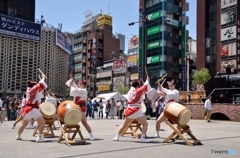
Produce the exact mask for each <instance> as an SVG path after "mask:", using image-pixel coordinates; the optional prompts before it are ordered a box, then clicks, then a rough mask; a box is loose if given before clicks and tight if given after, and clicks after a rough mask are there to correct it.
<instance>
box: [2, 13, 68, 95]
mask: <svg viewBox="0 0 240 158" xmlns="http://www.w3.org/2000/svg"><path fill="white" fill-rule="evenodd" d="M13 22H15V23H13ZM0 23H1V25H0V72H1V75H0V96H1V97H6V96H10V97H21V96H22V93H23V92H25V91H26V89H27V82H28V80H32V79H34V80H37V81H38V80H39V77H38V75H40V76H41V74H40V72H39V71H38V68H40V69H41V70H42V71H43V72H44V73H45V74H46V76H47V80H46V82H47V84H48V88H49V89H51V90H52V92H56V93H57V94H58V95H60V96H64V95H65V92H66V88H67V87H66V86H65V82H66V81H67V79H68V74H69V73H68V60H69V53H71V51H68V49H66V48H65V47H64V46H68V45H69V46H68V47H71V43H70V42H69V41H67V36H66V35H65V34H63V33H62V32H61V31H60V30H58V29H55V28H54V27H45V26H41V25H40V24H37V23H32V22H28V21H24V20H20V19H16V18H13V17H9V16H5V15H0ZM6 26H8V27H6ZM47 26H50V25H47Z"/></svg>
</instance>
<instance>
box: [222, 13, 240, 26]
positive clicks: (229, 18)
mask: <svg viewBox="0 0 240 158" xmlns="http://www.w3.org/2000/svg"><path fill="white" fill-rule="evenodd" d="M236 22H237V11H236V9H231V10H228V11H225V12H221V26H222V27H225V26H228V25H233V24H236Z"/></svg>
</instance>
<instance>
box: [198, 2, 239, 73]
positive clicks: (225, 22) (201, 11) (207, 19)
mask: <svg viewBox="0 0 240 158" xmlns="http://www.w3.org/2000/svg"><path fill="white" fill-rule="evenodd" d="M239 8H240V3H239V1H237V0H224V1H220V0H197V52H198V53H197V69H201V68H204V67H206V68H208V69H209V71H210V73H211V75H212V76H215V75H216V73H217V72H225V68H224V66H225V65H226V64H227V65H229V64H230V65H231V70H232V71H231V72H232V73H240V53H239V49H240V48H239V47H240V45H239V39H238V35H239V33H238V32H239V31H238V29H239V26H238V21H239V20H240V17H239V16H238V15H239V11H240V9H239Z"/></svg>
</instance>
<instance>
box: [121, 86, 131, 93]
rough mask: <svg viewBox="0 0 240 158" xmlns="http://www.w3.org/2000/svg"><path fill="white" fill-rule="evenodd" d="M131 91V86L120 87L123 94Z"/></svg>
mask: <svg viewBox="0 0 240 158" xmlns="http://www.w3.org/2000/svg"><path fill="white" fill-rule="evenodd" d="M128 91H129V88H128V87H126V86H125V87H124V86H121V87H120V88H119V89H118V92H119V93H121V94H127V92H128Z"/></svg>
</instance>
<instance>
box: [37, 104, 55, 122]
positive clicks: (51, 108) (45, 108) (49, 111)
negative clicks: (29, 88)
mask: <svg viewBox="0 0 240 158" xmlns="http://www.w3.org/2000/svg"><path fill="white" fill-rule="evenodd" d="M39 109H40V112H41V114H42V115H43V117H44V118H54V117H55V115H56V107H55V105H54V104H53V103H50V102H45V103H42V104H40V107H39Z"/></svg>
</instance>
